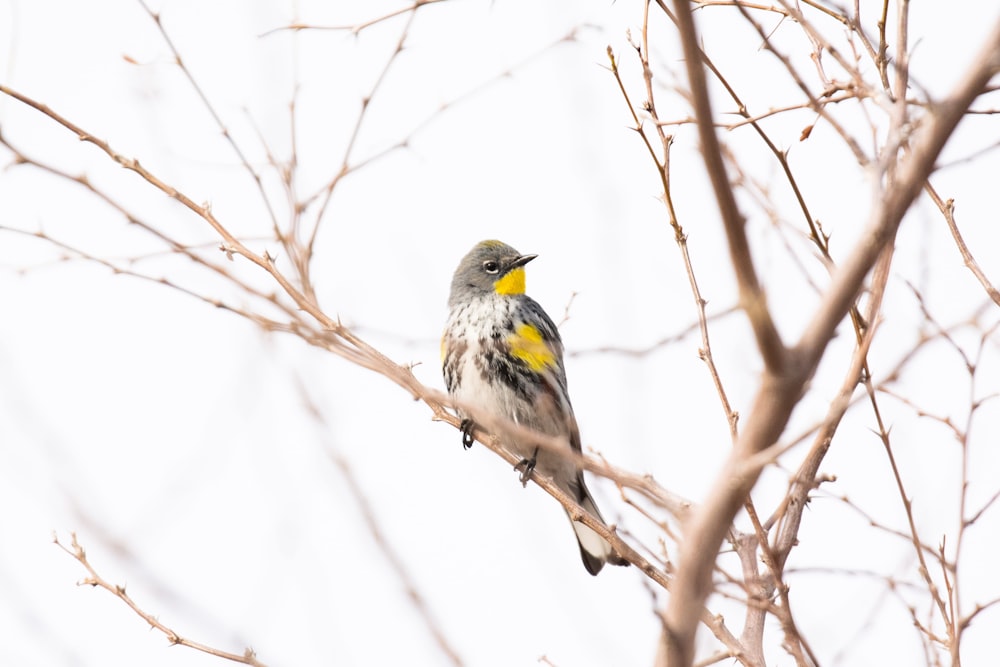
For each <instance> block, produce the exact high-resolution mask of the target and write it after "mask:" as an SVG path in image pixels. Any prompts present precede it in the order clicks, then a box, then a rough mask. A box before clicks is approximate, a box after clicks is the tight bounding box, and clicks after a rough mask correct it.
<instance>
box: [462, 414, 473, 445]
mask: <svg viewBox="0 0 1000 667" xmlns="http://www.w3.org/2000/svg"><path fill="white" fill-rule="evenodd" d="M475 426H476V425H475V424H473V423H472V420H471V419H463V420H462V424H461V426H460V427H459V428H460V429H461V431H462V447H464V448H465V449H468V448H470V447H472V443H473V442H475V441H476V439H475V438H473V437H472V429H473V428H475Z"/></svg>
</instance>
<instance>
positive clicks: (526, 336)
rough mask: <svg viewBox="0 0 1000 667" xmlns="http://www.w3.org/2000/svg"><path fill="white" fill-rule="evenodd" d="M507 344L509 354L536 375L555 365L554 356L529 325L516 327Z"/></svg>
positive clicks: (535, 329) (540, 335)
mask: <svg viewBox="0 0 1000 667" xmlns="http://www.w3.org/2000/svg"><path fill="white" fill-rule="evenodd" d="M507 343H508V344H509V345H510V353H511V354H512V355H514V356H515V357H517V358H518V359H520V360H521V361H523V362H524V363H526V364H527V365H528V368H530V369H531V370H532V371H534V372H536V373H540V372H541V371H543V370H545V369H546V368H548V367H550V366H555V365H556V355H555V354H553V353H552V350H551V349H549V346H548V344H546V342H545V341H544V340H542V334H541V332H540V331H539V330H538V329H537V328H536V327H534V326H532V325H530V324H520V325H518V327H517V329H515V330H514V333H512V334H511V335H510V336H508V337H507Z"/></svg>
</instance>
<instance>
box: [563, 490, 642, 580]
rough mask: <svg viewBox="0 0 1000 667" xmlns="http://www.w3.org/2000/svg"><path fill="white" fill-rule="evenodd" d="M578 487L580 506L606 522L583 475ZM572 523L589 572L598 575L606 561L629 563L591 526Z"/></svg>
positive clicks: (617, 563)
mask: <svg viewBox="0 0 1000 667" xmlns="http://www.w3.org/2000/svg"><path fill="white" fill-rule="evenodd" d="M577 488H578V493H577V495H578V496H579V498H578V499H577V502H578V503H580V506H581V507H582V508H583V509H585V510H587V511H588V512H590V513H591V514H593V515H594V516H595V517H597V518H598V519H600V520H601V523H604V517H602V516H601V511H600V510H599V509H597V505H596V504H594V499H593V498H591V497H590V491H588V490H587V487H586V485H584V483H583V476H582V475H581V476H580V478H579V480H578V481H577ZM570 521H572V517H570ZM572 523H573V531H574V532H575V533H576V541H577V543H578V544H579V545H580V556H582V557H583V566H584V567H586V568H587V572H590V573H591V574H593V575H596V574H597V573H598V572H600V571H601V568H602V567H604V564H605V563H611V564H612V565H628V561H627V560H625V559H623V558H622V557H620V556H619V555H618V554H616V553H615V551H614V549H612V548H611V543H610V542H608V541H607V540H606V539H604V538H603V537H601V536H600V535H598V534H597V532H595V531H594V530H593V529H592V528H591V527H590V526H586V525H584V524H583V523H581V522H579V521H572Z"/></svg>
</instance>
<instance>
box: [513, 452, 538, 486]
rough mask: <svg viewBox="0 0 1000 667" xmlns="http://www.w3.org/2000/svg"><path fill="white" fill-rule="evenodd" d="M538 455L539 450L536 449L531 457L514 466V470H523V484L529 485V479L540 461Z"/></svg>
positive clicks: (521, 478) (521, 479)
mask: <svg viewBox="0 0 1000 667" xmlns="http://www.w3.org/2000/svg"><path fill="white" fill-rule="evenodd" d="M537 456H538V452H537V451H536V452H535V454H533V455H532V457H531V458H530V459H521V460H520V461H519V462H518V464H517V465H516V466H514V470H520V471H521V477H520V481H521V486H528V480H529V479H531V475H532V473H534V472H535V464H536V463H538V460H537V458H536V457H537Z"/></svg>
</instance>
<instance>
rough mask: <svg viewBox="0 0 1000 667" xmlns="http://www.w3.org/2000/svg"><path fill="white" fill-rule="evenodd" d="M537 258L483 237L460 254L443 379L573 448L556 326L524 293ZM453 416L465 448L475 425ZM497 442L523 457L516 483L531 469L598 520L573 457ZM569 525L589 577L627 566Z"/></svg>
mask: <svg viewBox="0 0 1000 667" xmlns="http://www.w3.org/2000/svg"><path fill="white" fill-rule="evenodd" d="M535 257H537V255H522V254H521V253H519V252H518V251H517V250H514V249H513V248H511V247H510V246H509V245H506V244H505V243H501V242H500V241H483V242H481V243H479V244H478V245H476V247H474V248H473V249H472V250H471V251H470V252H469V253H468V254H467V255H466V256H465V257H464V258H462V261H461V262H460V263H459V265H458V269H456V271H455V276H454V277H453V278H452V282H451V296H450V297H449V298H448V308H449V314H448V322H447V324H446V325H445V330H444V335H443V336H442V338H441V362H442V370H443V372H444V381H445V385H446V386H447V387H448V393H449V394H450V395H451V396H452V397H453V398H454V399H456V401H457V402H459V403H464V404H467V405H473V406H477V407H479V408H480V409H481V410H483V411H484V412H485V413H486V414H491V415H497V416H500V417H503V418H506V419H509V420H511V421H513V422H515V423H517V424H519V425H521V426H524V427H527V428H530V429H534V430H535V431H538V432H540V433H543V434H545V435H549V436H554V437H557V438H565V439H566V441H567V442H568V443H569V446H570V447H571V448H572V450H573V451H574V452H579V451H581V448H580V430H579V429H578V428H577V425H576V417H574V416H573V406H572V405H570V402H569V394H568V393H567V390H566V371H565V368H564V366H563V345H562V339H561V338H560V337H559V330H558V329H557V328H556V325H555V324H554V323H553V322H552V319H551V318H550V317H549V316H548V315H547V314H546V313H545V311H544V310H542V307H541V306H540V305H538V302H536V301H535V300H534V299H532V298H531V297H529V296H527V295H526V294H525V293H524V284H525V278H524V265H525V264H527V263H528V262H530V261H531V260H533V259H535ZM458 413H459V416H460V417H462V418H463V421H462V444H463V446H464V447H465V448H466V449H468V448H469V447H471V446H472V436H471V433H470V432H471V429H472V424H473V422H472V420H471V419H470V418H469V416H468V415H466V414H464V413H463V412H462V410H461V409H459V410H458ZM501 442H502V443H503V445H504V446H505V447H506V448H507V449H508V450H510V451H511V452H513V453H514V454H516V455H519V456H521V457H522V461H521V462H520V463H519V464H518V465H517V466H516V467H515V470H519V471H521V477H520V480H521V483H522V484H524V485H527V483H528V480H529V479H531V475H532V473H533V472H534V471H536V470H537V471H538V472H539V473H541V474H543V475H545V476H547V477H550V478H551V479H552V481H553V482H554V483H555V484H556V486H558V487H559V488H560V489H562V490H563V491H564V492H565V493H566V494H567V495H569V496H570V497H572V498H574V499H575V500H576V501H577V502H578V503H579V504H580V506H581V507H583V508H584V509H586V510H587V511H588V512H590V513H591V514H593V515H594V516H595V517H597V518H598V519H600V520H601V521H602V522H603V521H604V519H603V518H601V513H600V512H599V511H598V509H597V505H595V504H594V500H593V498H591V497H590V492H589V491H587V487H586V485H585V484H584V482H583V471H582V470H581V469H580V467H579V466H578V465H577V464H576V463H575V462H574V461H572V460H570V459H569V458H567V457H564V456H560V455H559V454H558V453H556V452H552V451H547V450H545V449H539V447H538V446H536V445H534V444H531V443H521V442H517V441H516V440H515V439H512V438H511V437H510V436H503V435H501ZM570 520H572V517H570ZM573 530H574V531H575V532H576V539H577V542H578V543H579V545H580V555H581V556H582V557H583V564H584V566H585V567H586V568H587V572H590V574H594V575H596V574H597V573H598V572H600V571H601V568H602V567H603V566H604V564H605V563H611V564H613V565H628V561H626V560H624V559H622V558H621V557H620V556H618V555H617V554H616V553H615V552H614V550H613V549H612V548H611V544H610V543H608V541H607V540H605V539H604V538H603V537H601V536H600V535H598V534H597V533H596V532H595V531H593V530H592V529H591V528H589V527H587V526H585V525H584V524H583V523H581V522H579V521H573Z"/></svg>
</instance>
